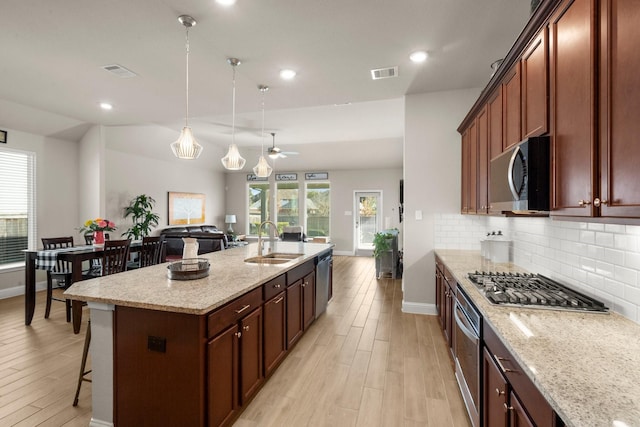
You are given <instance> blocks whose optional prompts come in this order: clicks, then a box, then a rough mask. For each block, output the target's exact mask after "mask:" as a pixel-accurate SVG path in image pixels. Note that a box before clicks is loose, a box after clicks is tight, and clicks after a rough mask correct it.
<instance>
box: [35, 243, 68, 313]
mask: <svg viewBox="0 0 640 427" xmlns="http://www.w3.org/2000/svg"><path fill="white" fill-rule="evenodd" d="M71 247H73V236H69V237H50V238H46V237H43V238H42V248H43V249H44V250H52V249H62V248H71ZM71 274H72V273H71V263H70V262H68V261H56V264H55V266H54V267H53V269H52V270H47V305H46V308H45V310H44V318H45V319H48V318H49V314H50V313H51V301H52V300H55V301H62V302H64V303H65V309H66V314H67V322H71V300H70V299H67V298H64V299H63V298H55V297H54V296H53V289H54V287H53V281H54V280H55V281H56V283H57V286H56V289H63V290H64V289H67V288H68V287H69V286H71V282H72V278H71V277H72V276H71Z"/></svg>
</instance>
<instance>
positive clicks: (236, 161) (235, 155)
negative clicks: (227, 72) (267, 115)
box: [221, 58, 247, 171]
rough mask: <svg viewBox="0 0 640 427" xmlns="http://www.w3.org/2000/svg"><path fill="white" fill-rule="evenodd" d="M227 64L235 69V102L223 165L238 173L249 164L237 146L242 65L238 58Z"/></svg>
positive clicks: (229, 60)
mask: <svg viewBox="0 0 640 427" xmlns="http://www.w3.org/2000/svg"><path fill="white" fill-rule="evenodd" d="M227 62H228V63H229V65H231V67H233V97H232V98H233V101H232V111H231V145H229V152H228V153H227V155H226V156H224V157H223V158H222V159H221V160H222V165H223V166H224V167H225V168H226V169H229V170H232V171H237V170H240V169H242V168H243V167H244V164H245V163H246V162H247V161H246V160H245V159H243V158H242V156H241V155H240V151H238V146H237V145H236V67H237V66H238V65H240V60H239V59H237V58H229V59H227Z"/></svg>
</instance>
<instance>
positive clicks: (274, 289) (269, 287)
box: [262, 274, 287, 301]
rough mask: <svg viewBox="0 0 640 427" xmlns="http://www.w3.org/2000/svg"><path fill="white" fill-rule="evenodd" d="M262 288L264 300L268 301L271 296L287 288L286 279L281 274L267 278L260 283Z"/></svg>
mask: <svg viewBox="0 0 640 427" xmlns="http://www.w3.org/2000/svg"><path fill="white" fill-rule="evenodd" d="M262 288H263V289H264V300H265V301H269V300H270V299H271V298H273V297H274V296H276V295H278V294H279V293H280V292H282V291H284V290H285V289H286V288H287V279H286V277H285V275H284V274H283V275H282V276H278V277H276V278H275V279H272V280H269V281H268V282H267V283H265V284H264V285H262Z"/></svg>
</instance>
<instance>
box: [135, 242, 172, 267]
mask: <svg viewBox="0 0 640 427" xmlns="http://www.w3.org/2000/svg"><path fill="white" fill-rule="evenodd" d="M166 244H167V242H166V241H165V240H164V239H163V238H162V237H161V236H157V237H154V236H148V237H143V238H142V244H141V246H140V252H139V255H138V260H137V261H133V262H129V263H128V264H127V270H133V269H136V268H142V267H148V266H150V265H156V264H160V263H162V262H165V259H166Z"/></svg>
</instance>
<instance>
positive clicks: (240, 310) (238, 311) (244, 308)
mask: <svg viewBox="0 0 640 427" xmlns="http://www.w3.org/2000/svg"><path fill="white" fill-rule="evenodd" d="M249 307H251V304H247V305H245V306H243V307H242V308H240V309H238V310H236V314H240V313H242V312H243V311H245V310H246V309H247V308H249Z"/></svg>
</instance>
